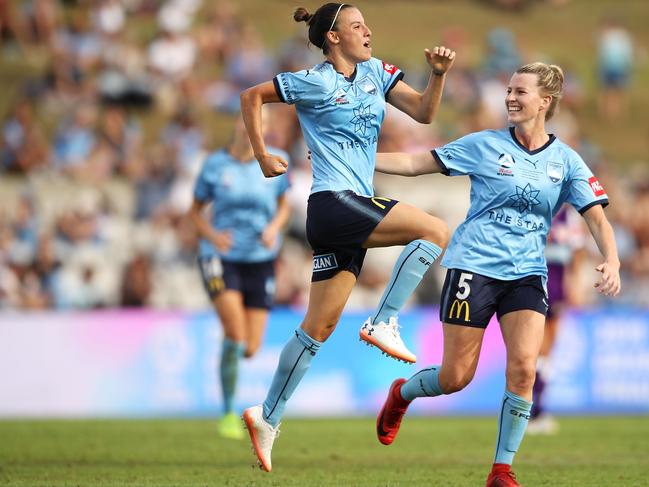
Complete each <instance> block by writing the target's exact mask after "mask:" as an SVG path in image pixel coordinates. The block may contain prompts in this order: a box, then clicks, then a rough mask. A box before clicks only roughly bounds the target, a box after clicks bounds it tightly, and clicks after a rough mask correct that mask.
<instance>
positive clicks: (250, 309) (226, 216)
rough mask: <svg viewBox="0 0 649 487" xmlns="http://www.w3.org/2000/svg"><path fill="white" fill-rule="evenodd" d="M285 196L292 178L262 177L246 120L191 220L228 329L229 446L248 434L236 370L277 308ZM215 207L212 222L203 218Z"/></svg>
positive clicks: (202, 178)
mask: <svg viewBox="0 0 649 487" xmlns="http://www.w3.org/2000/svg"><path fill="white" fill-rule="evenodd" d="M273 150H274V151H275V152H276V153H279V154H284V153H283V152H282V151H279V150H276V149H273ZM284 156H285V157H288V156H287V155H286V154H284ZM287 188H288V176H287V175H282V176H281V177H278V178H274V179H267V178H265V177H264V175H263V174H262V172H261V169H260V168H259V164H257V161H256V160H255V158H254V154H253V151H252V147H251V145H250V140H249V139H248V136H247V134H246V129H245V126H244V125H243V120H242V119H241V118H239V119H238V120H237V123H236V124H235V129H234V136H233V138H232V141H231V143H230V145H229V146H228V147H226V148H225V149H221V150H218V151H216V152H214V153H213V154H211V155H210V156H209V157H208V158H207V159H206V160H205V163H204V165H203V168H202V170H201V173H200V175H199V177H198V180H197V181H196V187H195V190H194V202H193V204H192V207H191V209H190V211H189V216H190V218H191V220H192V222H193V223H194V225H195V226H196V228H197V230H198V232H199V234H200V236H201V237H202V240H201V242H200V249H199V265H200V271H201V274H202V276H203V283H204V285H205V289H206V290H207V292H208V293H209V295H210V298H211V300H212V303H213V304H214V308H215V309H216V312H217V314H218V316H219V319H220V321H221V324H222V326H223V334H224V337H223V350H222V354H221V362H220V367H219V370H220V379H221V388H222V392H223V409H224V411H223V413H224V414H223V417H222V418H221V421H220V422H219V433H220V434H221V435H222V436H225V437H228V438H242V437H243V436H244V434H245V432H244V430H243V428H242V427H241V423H240V420H239V417H238V415H237V414H235V413H234V412H233V400H234V393H235V389H236V383H237V371H238V364H239V360H240V358H241V357H242V356H244V357H252V356H253V355H254V354H255V352H256V351H257V349H258V348H259V346H260V344H261V341H262V338H263V334H264V329H265V327H266V321H267V319H268V311H269V309H270V308H271V306H272V303H273V297H274V293H275V269H274V263H275V258H276V256H277V252H278V250H279V247H280V236H281V234H280V230H281V229H282V228H283V227H284V225H285V224H286V223H287V221H288V217H289V206H288V202H287V200H286V196H285V193H286V190H287ZM209 203H211V204H212V208H211V211H212V219H211V222H210V221H208V219H207V218H206V217H205V216H204V214H203V209H204V208H205V206H206V205H208V204H209Z"/></svg>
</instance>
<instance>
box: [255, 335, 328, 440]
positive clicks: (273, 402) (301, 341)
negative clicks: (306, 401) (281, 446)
mask: <svg viewBox="0 0 649 487" xmlns="http://www.w3.org/2000/svg"><path fill="white" fill-rule="evenodd" d="M321 345H322V342H319V341H317V340H314V339H313V338H311V337H310V336H309V335H307V334H306V333H305V332H304V330H302V328H298V329H297V330H295V334H294V335H293V337H291V339H290V340H289V341H288V343H287V344H286V345H284V349H283V350H282V353H281V354H280V356H279V363H278V364H277V370H275V375H274V376H273V382H272V384H271V386H270V390H269V391H268V395H267V396H266V400H265V401H264V419H265V420H266V421H268V423H270V424H271V425H272V426H273V427H276V426H277V425H278V424H279V422H280V420H281V419H282V415H283V414H284V408H285V407H286V401H288V399H289V398H290V397H291V395H292V394H293V391H295V388H296V387H297V385H298V384H299V383H300V381H301V380H302V377H304V374H306V371H307V370H309V366H310V365H311V360H313V357H314V356H315V354H316V352H317V351H318V350H319V349H320V346H321Z"/></svg>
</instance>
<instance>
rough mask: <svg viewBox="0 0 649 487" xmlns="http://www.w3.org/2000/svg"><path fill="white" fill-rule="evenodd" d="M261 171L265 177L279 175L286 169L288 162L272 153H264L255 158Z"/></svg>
mask: <svg viewBox="0 0 649 487" xmlns="http://www.w3.org/2000/svg"><path fill="white" fill-rule="evenodd" d="M257 160H258V161H259V166H260V167H261V172H263V173H264V176H266V177H267V178H274V177H275V176H280V175H282V174H284V173H285V172H286V171H287V170H288V162H286V161H285V160H284V159H282V158H281V157H279V156H276V155H274V154H264V155H262V156H260V157H258V158H257Z"/></svg>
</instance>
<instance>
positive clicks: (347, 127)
mask: <svg viewBox="0 0 649 487" xmlns="http://www.w3.org/2000/svg"><path fill="white" fill-rule="evenodd" d="M401 78H403V73H402V72H401V71H400V70H399V69H398V68H397V67H396V66H393V65H391V64H386V63H383V62H382V61H380V60H378V59H376V58H371V59H370V60H369V61H366V62H363V63H359V64H357V65H356V71H355V72H354V74H353V75H352V77H351V78H345V77H344V76H343V75H342V74H340V73H337V72H336V71H335V69H334V66H333V64H331V63H329V62H324V63H322V64H317V65H316V66H314V67H313V68H311V69H305V70H303V71H299V72H297V73H280V74H278V75H277V76H276V77H275V79H274V83H275V89H276V90H277V93H278V95H279V96H280V98H281V99H282V100H283V101H285V102H286V103H288V104H295V106H296V108H297V115H298V118H299V120H300V126H301V127H302V133H303V134H304V138H305V140H306V143H307V146H308V147H309V150H310V151H311V165H312V168H313V184H312V186H311V193H316V192H318V191H327V190H329V191H342V190H351V191H354V192H355V193H356V194H358V195H361V196H374V189H373V186H372V180H373V177H374V165H375V163H376V143H377V140H378V137H379V132H380V130H381V123H382V122H383V117H384V115H385V99H386V97H387V95H388V93H389V91H390V90H391V89H392V88H393V87H394V86H395V85H396V84H397V82H398V81H399V80H400V79H401Z"/></svg>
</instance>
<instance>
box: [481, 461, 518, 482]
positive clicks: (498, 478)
mask: <svg viewBox="0 0 649 487" xmlns="http://www.w3.org/2000/svg"><path fill="white" fill-rule="evenodd" d="M487 487H521V484H519V483H518V482H517V481H516V474H515V473H514V472H512V467H511V465H507V464H506V463H494V466H493V467H492V469H491V473H490V474H489V477H487Z"/></svg>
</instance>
